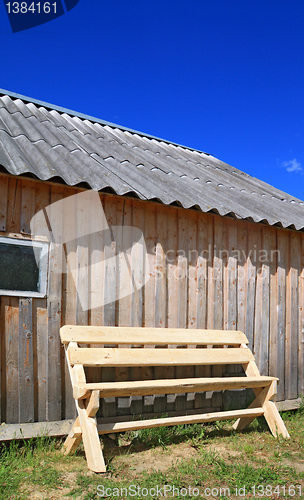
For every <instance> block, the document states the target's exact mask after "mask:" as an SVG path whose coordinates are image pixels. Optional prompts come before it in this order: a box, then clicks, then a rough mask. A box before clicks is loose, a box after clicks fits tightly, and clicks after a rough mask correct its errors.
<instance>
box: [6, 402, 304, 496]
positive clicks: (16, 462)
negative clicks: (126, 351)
mask: <svg viewBox="0 0 304 500" xmlns="http://www.w3.org/2000/svg"><path fill="white" fill-rule="evenodd" d="M284 420H285V423H286V425H287V427H288V430H289V432H290V434H291V439H290V440H285V439H282V438H279V439H274V438H273V437H272V436H271V434H270V433H269V431H268V430H267V428H266V426H265V425H264V422H263V420H261V419H256V420H255V421H254V422H253V423H252V424H251V426H250V427H249V429H248V430H247V431H244V432H242V433H236V432H234V431H232V430H231V423H230V422H225V423H223V422H221V423H216V422H215V423H213V424H207V425H204V426H201V425H198V424H194V425H184V426H182V425H179V426H175V427H161V428H155V429H144V430H140V431H137V432H130V433H125V434H122V435H121V436H120V439H119V443H120V445H119V446H118V445H117V444H115V443H114V442H113V441H112V440H111V439H110V438H107V437H105V440H104V442H105V458H106V463H107V471H108V472H107V473H106V474H102V475H98V474H94V473H91V472H90V471H88V469H87V467H86V462H85V457H84V453H83V449H82V448H80V450H79V451H78V452H77V453H76V454H75V455H74V456H72V457H64V456H63V455H62V454H61V452H60V447H61V443H62V442H61V441H60V440H56V439H46V438H45V439H43V438H40V439H33V440H30V441H24V442H12V443H10V444H9V445H3V444H2V445H1V446H0V500H2V499H3V500H19V499H20V500H23V499H29V498H32V497H33V498H42V499H43V500H49V499H52V500H53V499H57V498H58V499H64V498H67V499H79V500H97V499H99V498H102V497H101V493H102V492H106V490H107V488H110V490H108V492H110V493H111V495H108V496H104V498H121V499H123V500H125V499H126V500H127V499H131V498H136V499H140V500H141V499H148V500H149V499H151V500H152V499H153V500H154V499H156V498H161V496H160V495H159V496H157V491H156V490H155V491H153V488H154V489H155V488H157V486H158V488H159V489H160V491H161V492H162V493H163V492H164V491H163V490H162V489H161V488H164V487H165V485H167V488H171V496H170V492H169V491H168V490H167V498H176V499H182V498H186V499H191V500H192V499H194V498H198V496H197V494H195V493H197V492H199V493H200V495H202V496H200V497H199V498H205V499H206V500H207V499H208V500H209V499H210V498H221V499H222V500H228V499H229V500H240V498H242V497H241V496H240V495H237V492H236V489H237V491H239V489H240V488H242V489H243V490H244V491H245V494H246V496H245V497H243V498H246V499H247V498H259V499H262V500H263V499H266V498H273V499H282V500H283V499H287V498H289V499H291V498H292V499H296V500H297V499H300V498H303V497H304V453H303V448H304V408H303V407H301V408H300V409H299V410H298V411H296V412H288V413H285V414H284ZM181 452H183V455H182V454H181V455H179V453H181ZM147 457H148V458H147ZM173 458H174V460H173ZM144 460H146V462H144V463H145V466H144V467H143V466H142V465H143V461H144ZM152 460H154V462H153V463H155V464H156V465H155V466H154V467H150V462H151V461H152ZM172 460H173V462H172ZM157 468H158V469H159V470H155V469H157ZM258 485H260V488H261V489H260V491H259V493H260V494H259V495H257V494H256V495H255V497H254V496H253V493H254V487H257V486H258ZM291 485H294V487H295V490H293V489H292V487H291ZM267 486H268V490H267V489H266V487H267ZM300 486H301V488H302V492H303V493H302V495H300V493H299V487H300ZM138 487H140V488H141V490H140V491H139V494H137V495H134V492H137V493H138V490H137V488H138ZM290 487H291V489H290V490H289V489H288V488H290ZM98 488H99V489H98ZM189 488H191V490H189ZM206 488H209V489H210V491H211V489H212V488H216V490H215V492H216V491H217V492H218V495H216V496H212V495H210V494H207V493H208V491H207V493H206V491H205V490H206ZM263 488H264V492H263ZM275 488H277V489H276V490H275ZM284 488H285V490H284ZM151 489H152V490H151ZM173 489H174V497H173V496H172V490H173ZM241 491H242V490H241ZM275 491H276V493H274V492H275ZM149 492H151V494H150V493H149ZM264 493H265V494H264ZM266 493H267V494H266ZM35 495H36V496H35ZM39 495H40V496H39Z"/></svg>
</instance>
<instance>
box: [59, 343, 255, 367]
mask: <svg viewBox="0 0 304 500" xmlns="http://www.w3.org/2000/svg"><path fill="white" fill-rule="evenodd" d="M68 356H69V361H70V363H71V365H76V364H80V365H83V366H110V367H113V366H140V365H143V364H146V365H150V366H163V365H173V366H174V365H179V366H187V365H195V364H204V365H207V364H208V365H209V364H210V365H216V364H219V365H221V364H231V363H232V364H233V363H247V362H248V361H250V360H253V359H254V358H253V355H252V353H251V351H250V350H249V349H242V348H235V349H138V348H134V349H116V348H111V347H109V348H86V347H82V348H79V347H71V346H70V347H69V348H68Z"/></svg>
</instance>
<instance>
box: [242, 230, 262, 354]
mask: <svg viewBox="0 0 304 500" xmlns="http://www.w3.org/2000/svg"><path fill="white" fill-rule="evenodd" d="M259 245H260V228H259V226H257V224H249V223H248V256H247V294H246V295H247V297H246V332H245V333H246V335H247V337H248V340H249V347H250V349H253V342H254V329H255V304H256V276H257V259H256V256H255V254H256V251H257V247H259Z"/></svg>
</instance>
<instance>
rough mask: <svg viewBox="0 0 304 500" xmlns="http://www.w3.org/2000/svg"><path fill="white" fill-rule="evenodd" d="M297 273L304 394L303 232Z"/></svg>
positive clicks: (300, 387) (300, 390)
mask: <svg viewBox="0 0 304 500" xmlns="http://www.w3.org/2000/svg"><path fill="white" fill-rule="evenodd" d="M299 237H300V256H301V257H300V273H299V372H298V373H299V378H298V394H304V234H301V235H300V236H299Z"/></svg>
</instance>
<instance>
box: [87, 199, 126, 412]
mask: <svg viewBox="0 0 304 500" xmlns="http://www.w3.org/2000/svg"><path fill="white" fill-rule="evenodd" d="M116 209H117V214H116V217H117V225H118V226H120V228H119V231H118V233H117V236H116V248H117V254H118V274H117V282H116V284H117V297H119V296H120V298H119V301H118V310H117V315H118V317H117V321H118V324H119V326H130V325H131V324H132V293H133V290H132V289H133V286H132V279H131V273H132V269H131V255H130V254H131V247H132V232H131V230H128V231H126V230H125V228H126V227H129V228H130V227H131V226H132V202H131V201H130V200H123V199H118V200H117V205H116ZM127 264H128V265H127ZM115 331H116V330H115ZM114 337H115V335H114ZM113 340H115V338H114V339H112V342H113ZM118 347H121V345H120V344H118ZM94 371H96V370H94ZM129 379H130V369H129V367H117V368H115V380H129ZM123 403H124V402H123V401H121V400H120V399H117V400H116V404H117V413H118V414H119V413H121V410H120V409H121V408H124V404H123ZM102 404H103V402H102ZM126 411H128V408H126Z"/></svg>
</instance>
